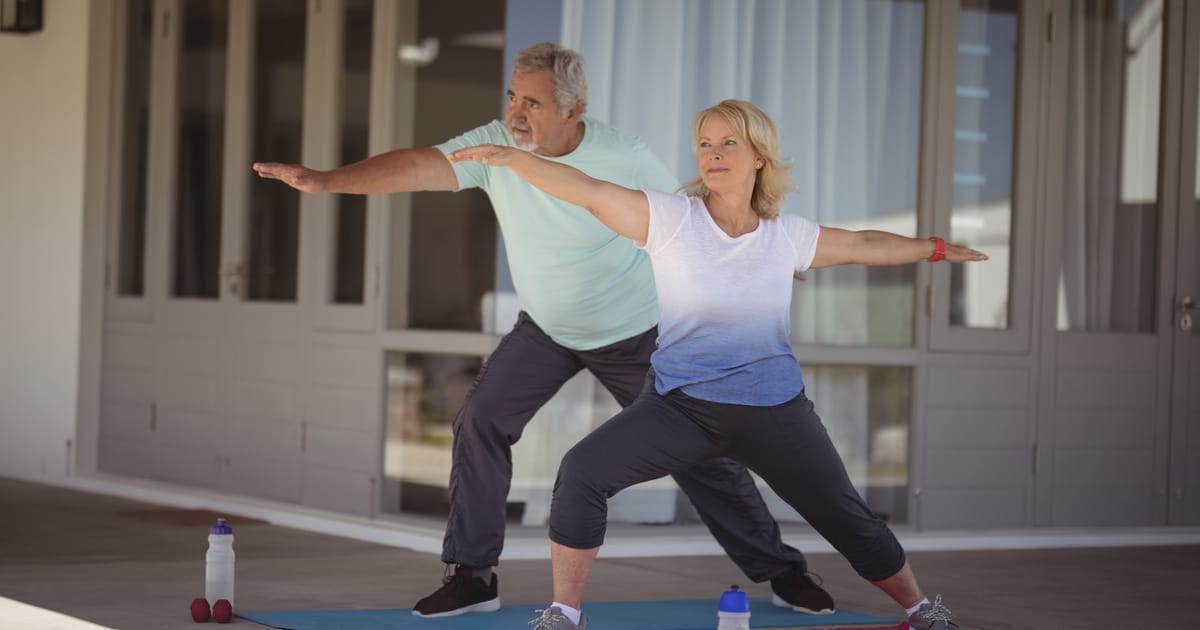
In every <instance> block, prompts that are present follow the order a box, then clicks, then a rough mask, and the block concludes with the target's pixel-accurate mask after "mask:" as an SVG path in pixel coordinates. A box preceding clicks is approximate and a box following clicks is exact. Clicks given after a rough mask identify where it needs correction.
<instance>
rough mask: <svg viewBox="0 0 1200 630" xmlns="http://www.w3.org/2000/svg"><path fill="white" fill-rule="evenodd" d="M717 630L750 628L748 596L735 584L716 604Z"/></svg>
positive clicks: (745, 629) (748, 629) (744, 629)
mask: <svg viewBox="0 0 1200 630" xmlns="http://www.w3.org/2000/svg"><path fill="white" fill-rule="evenodd" d="M717 630H750V598H749V597H746V593H744V592H742V591H739V590H738V587H737V586H736V585H735V586H730V587H729V590H728V591H725V593H724V594H723V595H721V602H720V603H719V604H717Z"/></svg>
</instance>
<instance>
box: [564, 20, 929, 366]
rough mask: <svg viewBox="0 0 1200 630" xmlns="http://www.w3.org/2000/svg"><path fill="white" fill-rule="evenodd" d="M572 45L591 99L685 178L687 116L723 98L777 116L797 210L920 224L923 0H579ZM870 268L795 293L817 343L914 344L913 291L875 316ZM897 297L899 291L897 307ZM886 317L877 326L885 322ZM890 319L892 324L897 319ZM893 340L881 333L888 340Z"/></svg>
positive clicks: (836, 273)
mask: <svg viewBox="0 0 1200 630" xmlns="http://www.w3.org/2000/svg"><path fill="white" fill-rule="evenodd" d="M566 6H567V11H566V17H565V20H564V36H563V39H564V43H565V44H566V45H567V46H570V47H572V48H575V49H577V50H579V51H580V52H581V53H582V54H583V55H584V59H585V65H586V68H587V74H588V81H589V84H590V86H589V87H590V89H589V105H588V108H589V113H590V114H591V115H592V116H594V117H596V118H599V119H601V120H606V121H608V122H611V123H613V124H614V125H616V126H617V127H618V128H621V129H624V130H626V131H629V132H632V133H636V134H638V135H639V136H641V137H642V138H643V139H644V140H645V141H646V142H647V144H649V145H650V147H651V148H653V149H654V150H655V152H656V153H657V154H658V155H659V156H660V157H661V158H662V159H663V160H664V161H665V162H666V163H667V165H668V166H670V167H672V168H674V170H675V172H676V173H677V175H678V176H679V177H680V179H681V180H683V181H686V180H690V179H692V178H693V177H695V174H696V167H695V162H694V158H693V153H692V147H691V138H690V137H689V133H688V127H689V125H690V123H691V120H692V117H693V116H694V115H695V113H696V112H698V111H699V110H701V109H703V108H705V107H708V106H709V105H713V104H715V103H717V102H719V101H720V100H722V99H725V98H742V99H746V100H750V101H753V102H754V103H756V104H757V105H759V106H760V107H762V108H763V109H764V110H766V111H767V112H768V113H769V114H771V116H772V117H774V118H775V121H776V122H777V123H778V125H779V129H780V135H781V139H782V148H783V154H784V155H785V156H786V157H789V158H790V159H791V160H792V162H793V164H794V169H793V171H792V174H793V178H794V179H795V181H796V184H797V186H798V190H797V191H796V192H795V193H793V194H792V195H790V196H789V197H788V198H787V200H786V202H785V204H784V211H785V212H796V213H799V214H802V215H804V216H807V217H809V218H811V219H813V220H815V221H818V222H819V223H822V224H825V225H836V226H843V227H853V228H858V227H867V226H870V227H875V228H882V229H889V230H893V231H899V232H902V233H908V234H913V233H915V229H916V218H915V217H916V214H915V202H916V184H917V171H916V166H917V150H918V129H919V122H920V98H919V96H920V85H921V46H922V31H923V19H924V7H923V5H922V4H920V3H916V2H909V1H889V0H757V1H756V0H733V1H730V0H656V1H654V2H641V1H637V0H588V1H587V2H579V1H571V0H568V2H567V5H566ZM870 284H871V283H870V280H869V278H868V270H867V269H866V268H862V267H858V268H840V269H836V270H826V271H822V272H820V273H813V274H810V278H809V281H808V282H807V283H806V284H805V285H804V286H803V290H802V291H801V292H799V293H798V295H799V299H798V300H797V301H796V304H795V305H794V307H793V331H792V335H793V338H794V339H795V340H796V341H798V342H804V343H834V344H868V343H876V344H878V343H884V344H887V345H891V344H895V345H908V344H909V343H911V316H910V315H909V313H910V312H911V291H908V292H907V293H905V292H903V291H901V292H898V298H897V299H898V300H899V302H898V303H894V304H892V305H891V306H893V307H894V308H892V309H890V310H892V311H893V312H896V313H899V314H900V315H899V317H896V318H894V319H890V318H883V319H882V323H881V320H880V319H879V318H876V319H875V321H874V322H872V321H871V319H870V316H871V308H872V307H874V308H876V309H879V308H880V306H881V305H880V304H879V303H878V295H879V294H877V296H876V301H873V302H868V288H869V285H870ZM884 307H885V308H886V305H884ZM872 326H874V327H875V330H872ZM889 327H890V328H891V330H887V329H888V328H889ZM881 339H882V340H886V341H882V342H881V341H880V340H881Z"/></svg>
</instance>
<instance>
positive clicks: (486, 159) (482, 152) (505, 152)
mask: <svg viewBox="0 0 1200 630" xmlns="http://www.w3.org/2000/svg"><path fill="white" fill-rule="evenodd" d="M518 152H521V149H516V148H513V147H502V146H500V145H496V144H481V145H479V146H474V147H467V148H465V149H459V150H457V151H455V152H453V153H451V154H450V155H447V156H446V158H447V159H449V160H450V161H451V162H468V161H469V162H479V163H480V164H485V165H487V166H508V165H509V164H510V163H512V160H513V157H515V156H516V155H517V154H518Z"/></svg>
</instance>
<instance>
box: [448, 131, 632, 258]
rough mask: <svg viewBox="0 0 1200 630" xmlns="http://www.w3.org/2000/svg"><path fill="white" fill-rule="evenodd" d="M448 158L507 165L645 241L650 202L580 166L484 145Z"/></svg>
mask: <svg viewBox="0 0 1200 630" xmlns="http://www.w3.org/2000/svg"><path fill="white" fill-rule="evenodd" d="M446 157H447V158H449V160H450V161H451V162H463V161H468V160H469V161H472V162H478V163H480V164H485V165H487V166H497V167H503V166H506V167H508V168H510V169H512V171H513V172H514V173H516V174H517V176H519V177H520V178H521V179H524V180H525V181H527V182H529V183H530V184H531V185H533V186H534V187H536V188H539V189H541V190H542V191H544V192H546V193H547V194H550V195H552V196H554V197H558V198H559V199H562V200H563V201H566V202H568V203H573V204H575V205H577V206H583V207H584V208H586V209H587V210H588V211H589V212H591V213H592V214H593V215H595V216H596V218H597V219H600V222H601V223H603V224H604V225H607V226H608V228H609V229H610V230H612V231H614V232H616V233H617V234H620V235H621V236H624V237H626V238H629V239H633V240H634V241H636V242H638V243H644V242H646V233H647V231H648V230H649V227H650V202H649V201H648V200H647V199H646V195H645V193H643V192H642V191H640V190H633V189H630V188H625V187H624V186H618V185H616V184H613V183H611V182H606V181H603V180H599V179H595V178H593V177H589V176H588V175H587V174H585V173H584V172H583V171H580V170H579V169H577V168H574V167H571V166H567V165H566V164H561V163H559V162H553V161H550V160H547V159H544V158H541V157H538V156H537V155H534V154H533V153H530V152H528V151H522V150H521V149H517V148H514V147H503V146H498V145H494V144H481V145H479V146H475V147H467V148H465V149H459V150H458V151H455V152H453V153H451V154H449V155H447V156H446Z"/></svg>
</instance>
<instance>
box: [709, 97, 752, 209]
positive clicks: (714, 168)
mask: <svg viewBox="0 0 1200 630" xmlns="http://www.w3.org/2000/svg"><path fill="white" fill-rule="evenodd" d="M696 162H697V166H699V169H700V179H701V181H703V182H704V185H705V186H707V187H708V189H709V190H713V191H722V190H733V189H735V188H737V187H745V186H747V185H749V187H750V189H751V190H753V187H754V177H755V176H756V175H757V174H758V168H759V165H760V164H761V160H760V159H759V157H758V155H756V154H755V153H754V151H753V150H752V149H751V148H750V143H749V142H747V141H746V138H744V137H742V135H741V134H739V133H738V131H737V129H736V128H735V127H734V126H733V125H730V124H729V122H728V121H726V120H725V117H724V116H721V115H720V114H713V115H711V116H709V117H708V118H707V119H706V120H705V121H704V123H703V124H702V125H700V136H699V137H698V138H696Z"/></svg>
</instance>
